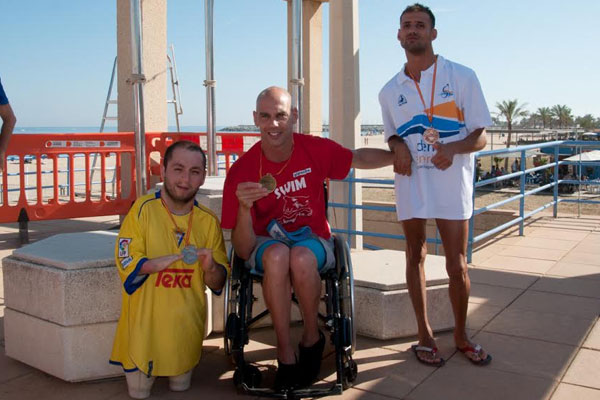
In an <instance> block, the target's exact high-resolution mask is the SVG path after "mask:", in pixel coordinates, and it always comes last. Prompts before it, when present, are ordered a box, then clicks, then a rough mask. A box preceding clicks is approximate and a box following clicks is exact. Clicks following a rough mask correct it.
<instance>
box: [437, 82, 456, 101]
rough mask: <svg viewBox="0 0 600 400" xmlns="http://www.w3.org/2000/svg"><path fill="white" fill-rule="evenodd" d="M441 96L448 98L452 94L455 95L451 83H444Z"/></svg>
mask: <svg viewBox="0 0 600 400" xmlns="http://www.w3.org/2000/svg"><path fill="white" fill-rule="evenodd" d="M440 96H442V98H443V99H446V98H448V97H450V96H454V92H453V91H452V89H450V84H449V83H446V84H445V85H444V87H443V88H442V93H440Z"/></svg>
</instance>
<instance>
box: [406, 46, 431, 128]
mask: <svg viewBox="0 0 600 400" xmlns="http://www.w3.org/2000/svg"><path fill="white" fill-rule="evenodd" d="M407 71H408V69H407ZM408 75H410V78H411V79H412V81H413V82H414V83H415V86H416V87H417V91H418V92H419V97H420V98H421V103H423V110H424V111H425V114H427V119H428V120H429V123H431V127H432V128H433V96H434V94H435V77H436V75H437V56H435V63H434V65H433V82H432V84H431V103H430V106H429V112H427V105H425V99H424V98H423V93H421V88H420V87H419V83H418V82H417V80H416V79H415V77H414V76H413V74H411V73H410V71H408Z"/></svg>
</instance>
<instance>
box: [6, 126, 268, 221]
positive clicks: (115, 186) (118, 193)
mask: <svg viewBox="0 0 600 400" xmlns="http://www.w3.org/2000/svg"><path fill="white" fill-rule="evenodd" d="M259 137H260V134H258V133H233V132H232V133H229V132H228V133H217V156H218V160H217V163H218V165H219V169H220V171H223V173H226V172H227V171H228V170H229V167H230V166H231V163H232V159H236V158H237V157H239V156H241V155H242V154H243V153H244V152H245V151H246V150H248V148H249V147H250V146H251V145H252V144H253V143H254V142H256V141H257V140H258V139H259ZM184 138H185V139H188V140H190V139H191V140H194V141H197V142H199V143H200V144H201V145H203V146H202V147H203V148H206V146H205V142H206V133H194V132H190V133H181V134H178V133H171V132H167V133H164V132H159V133H147V134H146V161H147V163H146V164H147V176H148V179H147V181H148V189H149V188H150V185H151V182H152V181H151V179H150V178H151V177H154V182H156V181H159V180H160V165H161V164H162V154H164V151H165V150H166V148H167V147H168V146H169V145H170V144H171V143H172V142H173V141H177V140H181V139H184ZM6 154H7V161H6V162H5V164H4V169H3V172H2V177H1V180H0V223H9V222H17V221H21V222H23V221H24V222H27V221H29V220H32V221H37V220H52V219H66V218H80V217H92V216H102V215H124V214H126V213H127V211H128V210H129V207H131V204H132V203H133V202H134V201H135V198H136V194H135V139H134V134H133V132H116V133H77V134H73V133H68V134H65V133H63V134H61V133H53V134H16V135H13V136H12V137H11V141H10V143H9V146H8V149H7V152H6ZM2 161H4V160H2ZM96 164H99V165H96ZM125 165H130V166H131V167H130V168H128V170H129V171H130V172H128V173H127V176H123V173H122V171H123V170H127V169H123V166H125Z"/></svg>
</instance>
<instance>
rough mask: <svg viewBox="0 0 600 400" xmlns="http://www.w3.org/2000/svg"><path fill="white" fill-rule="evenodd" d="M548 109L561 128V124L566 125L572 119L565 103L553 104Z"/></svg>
mask: <svg viewBox="0 0 600 400" xmlns="http://www.w3.org/2000/svg"><path fill="white" fill-rule="evenodd" d="M550 111H551V112H552V116H554V117H555V118H556V119H557V120H558V127H559V128H562V127H563V126H566V125H567V124H568V123H569V122H571V121H573V114H572V111H571V109H570V108H569V107H567V106H566V105H561V104H557V105H555V106H553V107H552V109H551V110H550Z"/></svg>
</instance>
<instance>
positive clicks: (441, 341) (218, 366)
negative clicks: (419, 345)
mask: <svg viewBox="0 0 600 400" xmlns="http://www.w3.org/2000/svg"><path fill="white" fill-rule="evenodd" d="M117 223H118V221H117V220H116V219H114V218H112V219H111V218H108V219H107V218H98V219H95V220H75V221H61V222H58V223H54V222H53V223H45V224H44V223H38V224H35V223H31V224H30V225H31V227H30V228H31V233H30V237H31V239H32V240H38V239H40V238H44V237H47V236H49V235H52V234H54V233H57V232H71V231H82V230H96V229H107V228H110V227H113V226H114V225H116V224H117ZM17 232H18V231H17V229H16V226H15V225H0V257H4V256H6V255H8V254H10V252H11V251H12V250H13V249H14V248H15V247H17V240H16V239H17V237H18V235H17ZM470 276H471V279H472V283H473V284H472V290H471V300H470V305H469V321H468V326H469V329H470V330H469V333H470V334H471V335H472V336H473V337H474V339H475V340H476V341H477V342H478V343H481V344H482V345H483V346H484V347H485V348H486V349H487V350H488V351H489V352H490V353H492V354H493V356H494V360H493V361H492V363H491V364H490V365H489V366H487V367H477V366H474V365H471V364H470V363H469V362H467V360H466V359H465V358H464V357H463V356H462V355H461V354H458V353H457V352H456V350H455V349H454V345H453V340H452V334H451V332H445V333H442V334H439V335H437V340H438V343H437V344H438V347H439V348H440V351H441V353H442V355H443V356H444V357H445V358H446V359H447V360H448V362H447V363H446V365H445V366H443V367H441V368H432V367H428V366H425V365H422V364H420V363H418V362H416V360H415V359H414V356H413V354H412V352H411V350H410V345H411V344H413V343H414V340H415V339H414V338H406V339H397V340H387V341H380V340H375V339H370V338H366V337H359V338H358V340H357V350H356V353H355V355H354V358H355V360H356V361H357V363H358V368H359V374H358V378H357V381H356V383H355V385H354V388H352V389H350V390H347V391H345V392H344V394H343V395H342V396H340V397H339V398H342V399H390V398H394V399H410V400H421V399H461V400H469V399H499V400H500V399H502V400H504V399H510V400H520V399H523V400H538V399H540V400H541V399H551V400H566V399H581V400H591V399H600V383H599V382H600V379H599V377H600V375H599V372H598V371H600V322H598V315H599V313H600V218H598V217H585V218H579V219H578V218H574V217H573V218H564V217H563V218H558V219H552V218H550V217H544V218H540V219H537V220H536V221H535V222H533V223H532V224H530V225H529V227H528V229H527V236H524V237H519V236H517V235H516V233H507V234H503V235H502V238H500V239H497V240H494V241H492V242H488V243H486V245H485V247H484V248H481V249H479V250H477V251H476V252H475V254H474V256H473V263H472V265H471V271H470ZM3 293H4V290H3V287H2V279H0V322H1V321H2V319H3V315H4V299H3V296H4V294H3ZM295 335H296V336H298V335H299V329H298V328H296V329H295ZM40 339H43V338H40ZM0 344H1V345H2V346H4V334H3V330H2V324H0ZM327 351H328V353H327V354H328V356H327V357H326V358H325V360H324V363H323V368H322V373H321V375H322V378H323V380H322V381H321V382H320V383H319V384H318V385H323V386H325V385H327V384H328V382H331V381H333V380H334V378H335V374H334V366H333V357H332V353H331V349H328V350H327ZM274 357H275V354H274V350H273V333H272V331H271V330H270V329H268V328H265V329H261V330H258V331H256V332H254V333H253V334H252V336H251V342H250V344H249V345H248V346H247V359H248V360H251V361H255V362H257V363H258V364H259V368H260V369H261V371H262V372H263V376H264V383H265V384H266V385H268V384H269V383H270V382H272V379H273V375H274V371H275V361H274V359H273V358H274ZM232 377H233V371H232V366H231V364H230V362H229V360H228V359H227V358H226V357H225V356H224V353H223V349H222V338H221V336H219V335H212V336H211V337H209V339H208V340H207V341H206V342H205V354H204V357H203V359H202V361H201V362H200V365H199V366H198V367H197V368H196V370H195V372H194V382H193V386H192V389H191V390H190V391H188V392H185V393H173V392H170V391H169V390H168V385H167V383H166V380H164V379H162V380H161V379H159V380H158V381H157V383H156V384H155V387H154V388H153V395H152V398H161V399H197V398H204V399H228V398H234V397H242V396H241V395H239V394H237V393H236V391H235V389H234V386H233V383H232ZM0 398H1V399H2V400H17V399H19V400H20V399H35V400H39V399H85V400H96V399H98V400H104V399H107V400H108V399H111V400H113V399H114V400H116V399H128V396H127V392H126V385H125V382H124V380H123V379H114V380H104V381H99V382H88V383H76V384H74V383H66V382H63V381H61V380H59V379H56V378H54V377H51V376H49V375H46V374H44V373H42V372H40V371H38V370H35V369H33V368H31V367H29V366H26V365H24V364H21V363H20V362H17V361H14V360H12V359H10V358H8V357H6V356H5V355H4V351H3V348H2V349H0Z"/></svg>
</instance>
